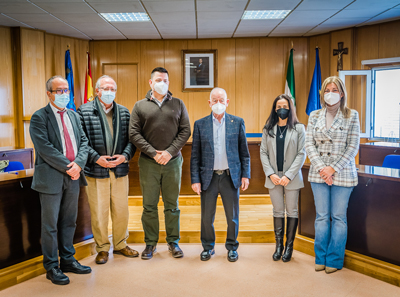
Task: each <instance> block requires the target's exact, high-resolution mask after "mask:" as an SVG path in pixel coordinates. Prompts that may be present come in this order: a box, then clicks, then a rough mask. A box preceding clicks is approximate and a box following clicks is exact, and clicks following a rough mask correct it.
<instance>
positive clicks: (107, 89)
mask: <svg viewBox="0 0 400 297" xmlns="http://www.w3.org/2000/svg"><path fill="white" fill-rule="evenodd" d="M100 89H101V90H104V91H106V92H108V91H111V92H113V93H115V92H117V89H109V88H106V89H104V88H100Z"/></svg>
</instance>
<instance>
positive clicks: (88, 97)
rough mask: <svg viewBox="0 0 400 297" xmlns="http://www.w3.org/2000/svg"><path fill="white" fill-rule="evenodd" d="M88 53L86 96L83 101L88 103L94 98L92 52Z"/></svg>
mask: <svg viewBox="0 0 400 297" xmlns="http://www.w3.org/2000/svg"><path fill="white" fill-rule="evenodd" d="M86 53H87V61H88V63H87V68H86V77H85V97H84V100H83V103H88V102H90V101H92V100H93V99H94V97H93V82H92V69H91V68H90V54H89V52H86Z"/></svg>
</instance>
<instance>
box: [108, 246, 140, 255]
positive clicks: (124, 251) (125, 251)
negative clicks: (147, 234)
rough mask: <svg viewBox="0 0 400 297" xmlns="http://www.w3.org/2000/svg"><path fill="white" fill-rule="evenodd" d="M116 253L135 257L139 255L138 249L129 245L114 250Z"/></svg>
mask: <svg viewBox="0 0 400 297" xmlns="http://www.w3.org/2000/svg"><path fill="white" fill-rule="evenodd" d="M113 253H114V254H118V255H123V256H125V257H129V258H135V257H137V256H139V253H138V251H135V250H132V249H131V248H130V247H129V246H126V247H124V248H123V249H122V250H118V251H116V250H114V252H113Z"/></svg>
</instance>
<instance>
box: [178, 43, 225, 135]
mask: <svg viewBox="0 0 400 297" xmlns="http://www.w3.org/2000/svg"><path fill="white" fill-rule="evenodd" d="M211 48H212V42H211V39H200V40H188V49H190V50H195V49H198V50H209V49H211ZM217 50H218V49H217ZM217 55H218V53H217ZM217 59H218V57H217ZM220 75H222V74H220V72H218V76H219V77H220ZM181 85H182V83H181ZM209 98H210V92H209V91H206V92H190V93H189V100H190V103H189V106H190V109H189V118H190V124H191V126H192V128H193V125H194V122H195V121H196V120H198V119H201V118H203V117H205V116H207V115H208V114H210V113H211V109H210V106H209V105H208V100H209ZM227 112H228V113H229V112H231V111H230V110H229V107H228V109H227ZM192 131H193V129H192Z"/></svg>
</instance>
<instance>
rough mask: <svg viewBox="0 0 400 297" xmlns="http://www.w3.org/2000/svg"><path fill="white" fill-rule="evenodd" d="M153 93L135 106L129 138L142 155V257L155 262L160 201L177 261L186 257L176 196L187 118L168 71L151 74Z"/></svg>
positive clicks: (140, 163)
mask: <svg viewBox="0 0 400 297" xmlns="http://www.w3.org/2000/svg"><path fill="white" fill-rule="evenodd" d="M149 84H150V87H151V90H150V91H149V92H148V93H147V95H146V98H144V99H143V100H140V101H138V102H136V104H135V106H134V107H133V110H132V114H131V118H130V127H129V137H130V141H131V142H132V143H133V144H134V145H135V146H136V147H137V148H138V149H139V150H140V151H141V154H140V157H139V179H140V187H141V189H142V194H143V214H142V224H143V230H144V233H145V242H146V248H145V250H144V251H143V253H142V259H151V258H152V257H153V254H154V253H155V252H156V245H157V242H158V237H159V220H158V208H157V205H158V201H159V197H160V191H161V193H162V199H163V202H164V214H165V228H166V233H167V238H166V240H167V243H168V250H169V251H170V252H171V253H172V256H173V257H174V258H181V257H183V252H182V250H181V249H180V248H179V246H178V242H179V239H180V235H179V217H180V210H179V208H178V198H179V192H180V188H181V175H182V163H183V158H182V155H181V149H182V147H183V146H184V145H185V143H186V141H187V140H188V139H189V137H190V123H189V116H188V112H187V110H186V107H185V104H184V103H183V101H182V100H180V99H178V98H175V97H172V93H171V92H169V91H168V86H169V80H168V71H167V70H166V69H164V68H162V67H157V68H155V69H153V71H152V72H151V79H150V80H149Z"/></svg>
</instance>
